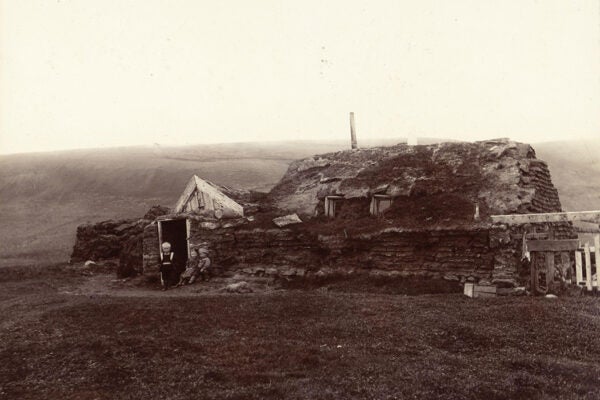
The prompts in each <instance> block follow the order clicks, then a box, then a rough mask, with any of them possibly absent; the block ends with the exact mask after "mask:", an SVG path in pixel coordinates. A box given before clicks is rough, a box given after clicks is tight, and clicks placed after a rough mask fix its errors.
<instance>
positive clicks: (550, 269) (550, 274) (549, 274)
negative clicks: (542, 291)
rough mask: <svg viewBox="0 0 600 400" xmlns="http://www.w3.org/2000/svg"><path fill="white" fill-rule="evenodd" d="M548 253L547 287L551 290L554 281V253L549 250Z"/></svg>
mask: <svg viewBox="0 0 600 400" xmlns="http://www.w3.org/2000/svg"><path fill="white" fill-rule="evenodd" d="M545 255H546V288H548V290H550V286H552V282H553V281H554V253H553V252H551V251H548V252H546V253H545Z"/></svg>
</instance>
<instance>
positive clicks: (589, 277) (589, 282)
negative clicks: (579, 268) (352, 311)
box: [585, 243, 592, 291]
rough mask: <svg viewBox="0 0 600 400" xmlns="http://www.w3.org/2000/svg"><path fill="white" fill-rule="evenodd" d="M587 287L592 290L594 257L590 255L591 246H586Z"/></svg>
mask: <svg viewBox="0 0 600 400" xmlns="http://www.w3.org/2000/svg"><path fill="white" fill-rule="evenodd" d="M585 286H586V288H587V290H590V291H591V290H592V257H591V255H590V244H589V243H586V244H585Z"/></svg>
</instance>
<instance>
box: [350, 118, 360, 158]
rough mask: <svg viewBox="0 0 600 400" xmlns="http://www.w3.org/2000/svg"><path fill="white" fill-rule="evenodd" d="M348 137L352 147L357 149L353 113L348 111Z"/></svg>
mask: <svg viewBox="0 0 600 400" xmlns="http://www.w3.org/2000/svg"><path fill="white" fill-rule="evenodd" d="M350 139H351V142H352V148H353V149H357V148H358V144H357V143H356V127H355V125H354V113H353V112H351V113H350Z"/></svg>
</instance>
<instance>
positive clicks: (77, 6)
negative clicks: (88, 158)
mask: <svg viewBox="0 0 600 400" xmlns="http://www.w3.org/2000/svg"><path fill="white" fill-rule="evenodd" d="M350 111H354V112H355V114H356V123H357V128H358V139H359V144H360V140H361V139H373V138H389V137H404V136H407V135H412V136H428V137H444V138H454V139H463V140H477V139H486V138H492V137H511V138H513V139H516V140H520V141H526V142H539V141H546V140H560V139H567V138H592V137H600V1H599V0H589V1H585V0H580V1H577V0H560V1H553V0H537V1H534V0H503V1H498V0H489V1H486V0H472V1H469V0H452V1H443V0H439V1H423V0H420V1H416V0H410V1H399V0H390V1H374V0H370V1H352V0H342V1H330V0H318V1H312V0H302V1H271V0H260V1H248V0H239V1H223V0H219V1H199V0H196V1H184V0H168V1H167V0H163V1H158V0H140V1H137V0H136V1H133V0H130V1H126V0H87V1H86V0H79V1H76V0H45V1H34V0H0V153H14V152H26V151H43V150H56V149H68V148H86V147H105V146H123V145H135V144H153V143H161V144H173V145H178V144H186V143H215V142H244V141H263V140H298V139H307V140H311V139H327V140H339V139H346V138H348V137H349V123H348V113H349V112H350Z"/></svg>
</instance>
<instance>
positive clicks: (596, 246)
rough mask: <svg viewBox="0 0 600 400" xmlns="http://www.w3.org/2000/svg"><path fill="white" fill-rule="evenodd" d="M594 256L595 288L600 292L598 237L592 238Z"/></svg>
mask: <svg viewBox="0 0 600 400" xmlns="http://www.w3.org/2000/svg"><path fill="white" fill-rule="evenodd" d="M594 254H595V256H596V260H595V265H596V287H597V288H598V290H600V268H598V265H600V235H595V236H594Z"/></svg>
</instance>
